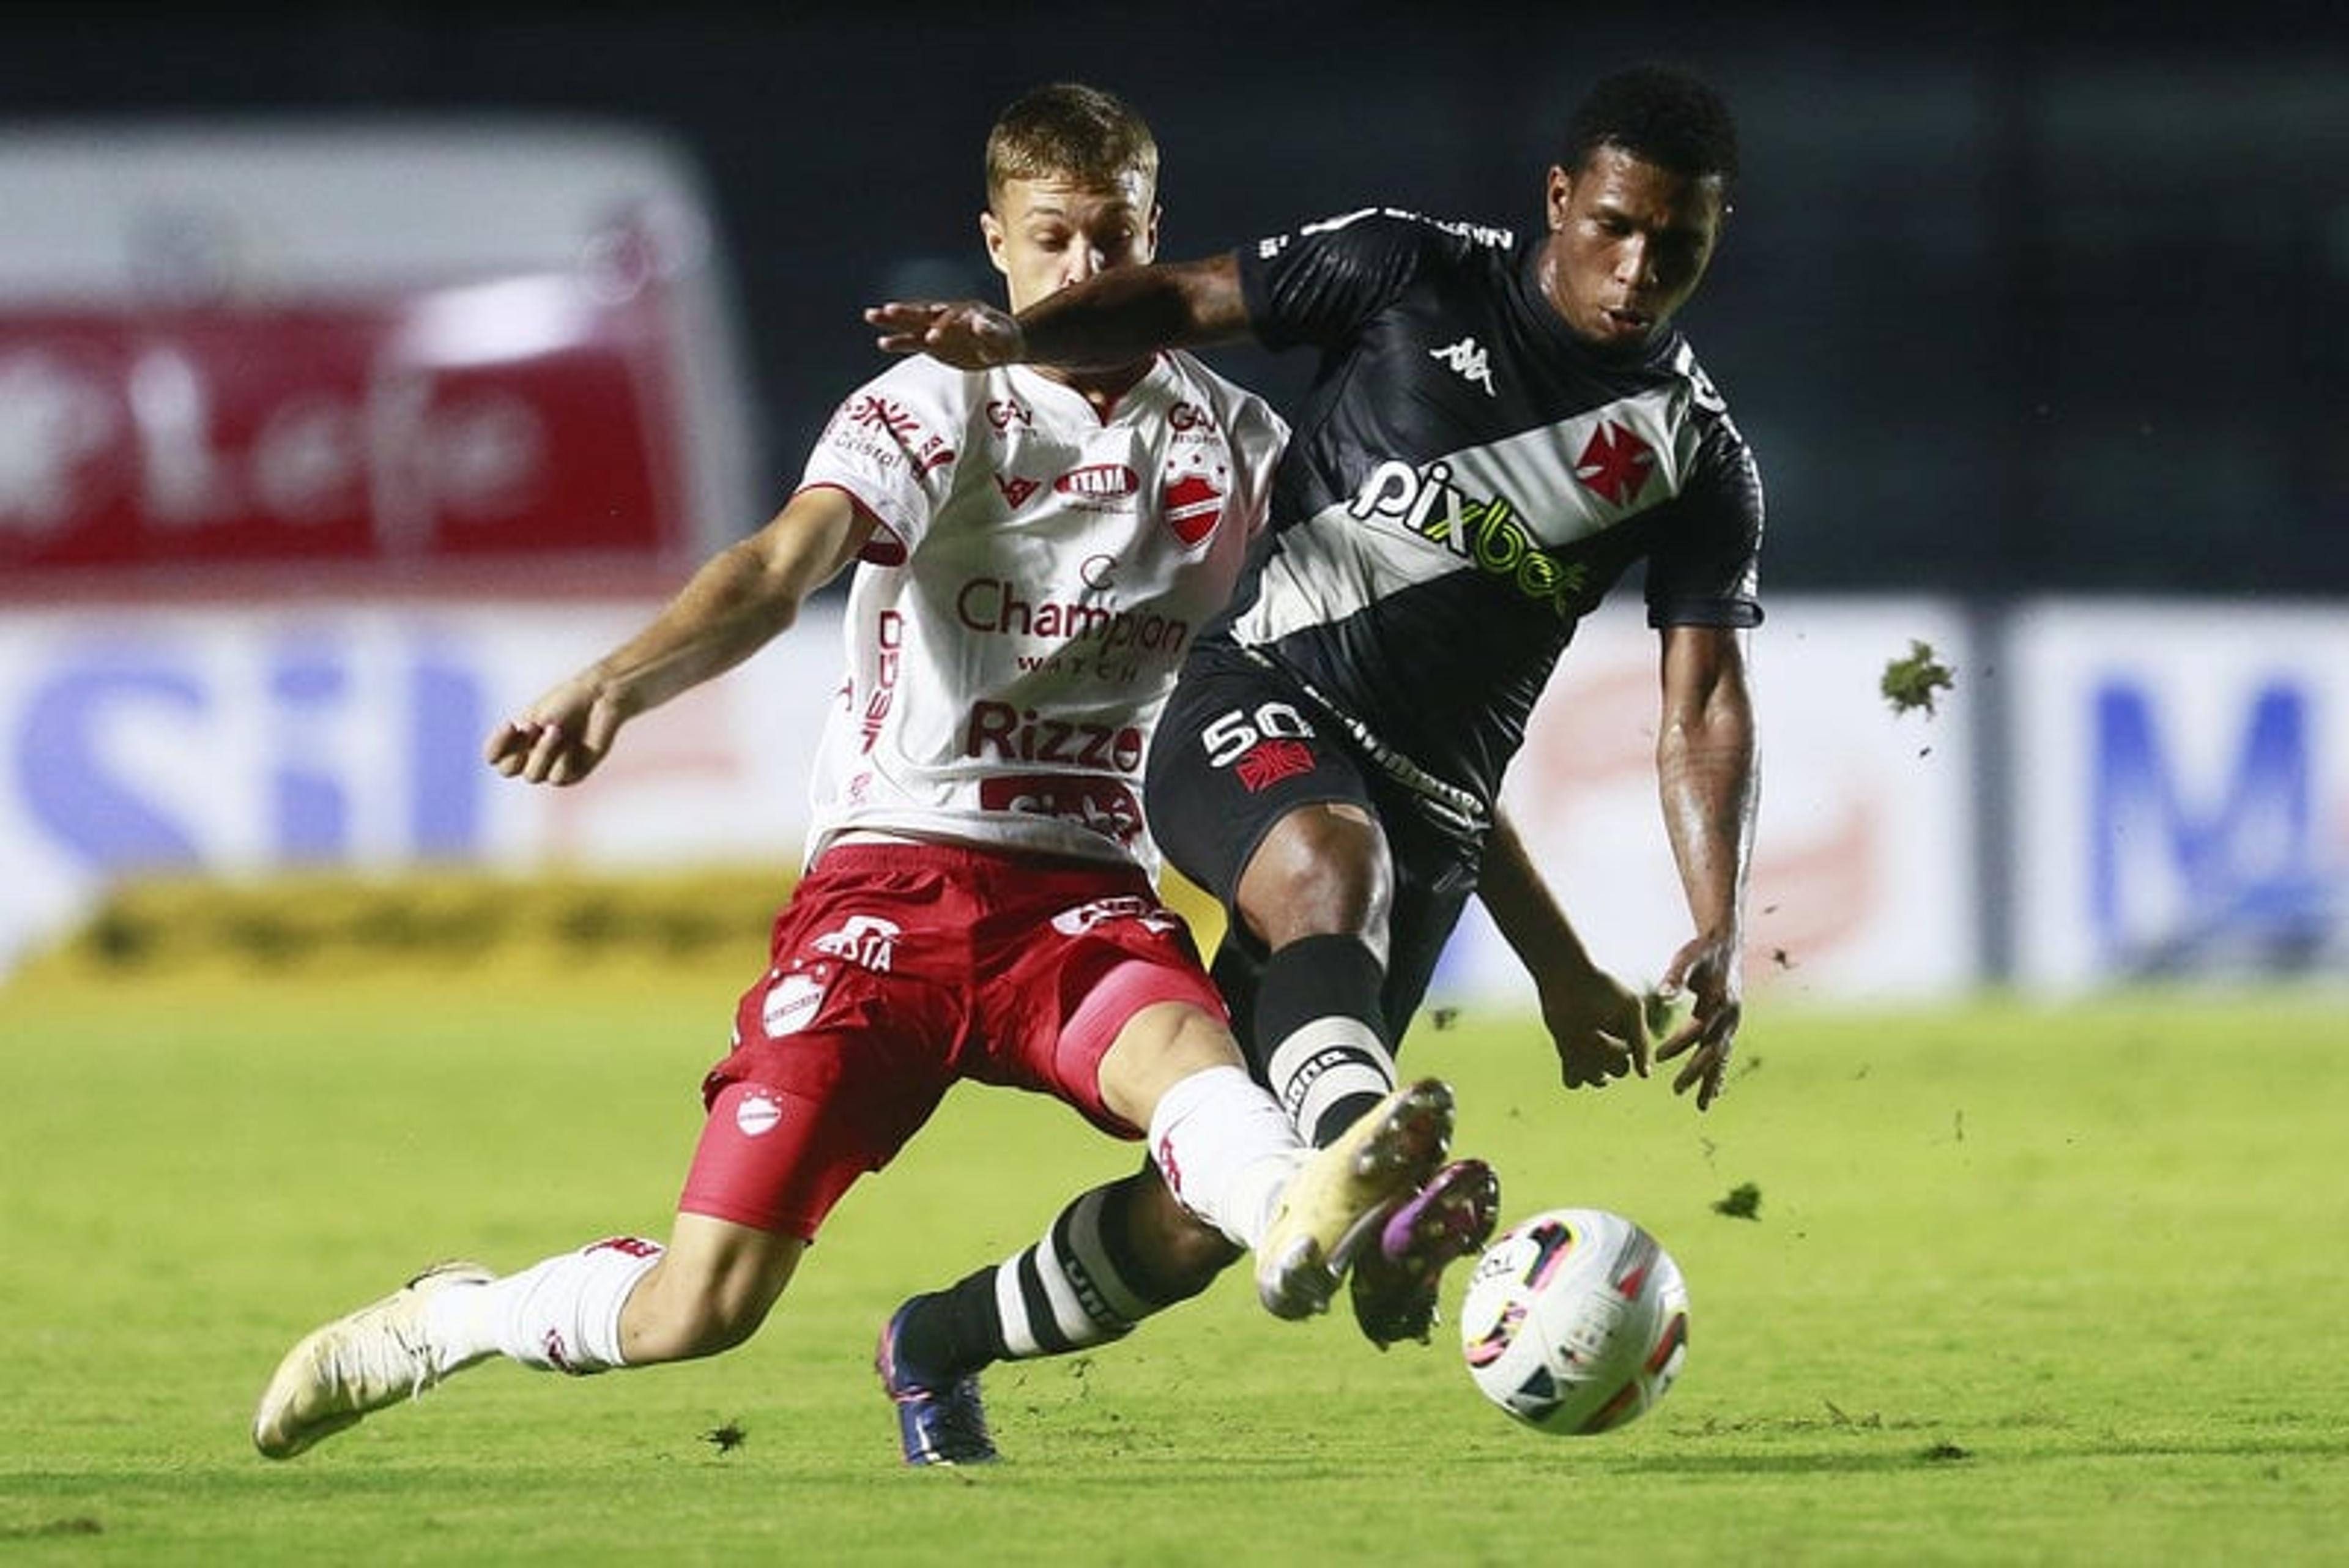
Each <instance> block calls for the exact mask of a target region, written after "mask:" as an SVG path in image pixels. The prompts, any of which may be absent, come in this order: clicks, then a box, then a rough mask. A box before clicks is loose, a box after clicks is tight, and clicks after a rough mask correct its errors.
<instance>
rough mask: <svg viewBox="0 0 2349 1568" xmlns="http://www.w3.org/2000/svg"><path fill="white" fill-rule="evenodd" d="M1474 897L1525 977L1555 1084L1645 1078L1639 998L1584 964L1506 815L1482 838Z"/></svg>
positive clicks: (1583, 952)
mask: <svg viewBox="0 0 2349 1568" xmlns="http://www.w3.org/2000/svg"><path fill="white" fill-rule="evenodd" d="M1477 895H1478V897H1480V898H1482V899H1483V900H1484V903H1485V912H1486V913H1487V914H1489V915H1491V916H1492V917H1493V924H1494V926H1495V929H1498V930H1499V931H1500V933H1501V936H1502V938H1503V940H1506V942H1507V943H1508V944H1509V947H1510V950H1512V951H1514V952H1515V953H1516V955H1517V958H1518V960H1519V961H1521V962H1523V963H1524V964H1525V966H1526V973H1528V974H1530V975H1531V976H1532V977H1533V981H1534V990H1535V992H1536V994H1537V995H1538V996H1539V997H1540V999H1541V1010H1542V1024H1543V1027H1545V1028H1547V1030H1548V1031H1549V1038H1550V1044H1552V1045H1553V1046H1554V1047H1556V1049H1557V1065H1558V1081H1559V1082H1560V1083H1562V1084H1564V1085H1566V1086H1567V1087H1568V1088H1569V1089H1579V1088H1593V1089H1597V1088H1603V1087H1605V1086H1606V1085H1608V1084H1609V1083H1610V1082H1612V1081H1613V1080H1614V1079H1617V1078H1619V1077H1622V1076H1623V1075H1625V1074H1627V1073H1637V1074H1638V1075H1640V1076H1641V1077H1643V1078H1644V1077H1646V1076H1647V1075H1648V1030H1647V1022H1646V1015H1645V1012H1644V1010H1643V1009H1642V1008H1641V1006H1640V997H1639V994H1638V993H1637V992H1634V991H1632V990H1631V989H1630V987H1629V986H1627V985H1625V984H1623V983H1622V981H1619V980H1617V979H1616V978H1615V977H1614V976H1613V975H1611V974H1609V973H1608V972H1607V971H1604V970H1602V969H1600V968H1599V966H1598V965H1597V964H1595V963H1593V962H1591V961H1590V953H1589V951H1588V950H1587V949H1586V948H1584V946H1583V945H1582V939H1581V937H1580V936H1579V935H1578V934H1577V933H1576V931H1575V929H1574V925H1573V922H1572V921H1570V920H1568V919H1567V916H1566V910H1565V909H1563V908H1561V907H1560V906H1559V904H1558V902H1557V898H1556V897H1555V896H1554V895H1553V894H1552V893H1551V891H1550V888H1549V885H1548V883H1547V882H1546V881H1545V880H1543V878H1542V875H1541V872H1540V870H1539V869H1538V868H1537V867H1536V866H1535V865H1534V863H1533V857H1532V856H1531V855H1529V854H1528V853H1527V852H1526V846H1525V841H1524V840H1523V839H1521V838H1519V837H1518V836H1517V832H1516V826H1514V825H1513V824H1512V823H1511V822H1510V821H1509V819H1508V816H1507V815H1506V813H1503V814H1500V815H1499V816H1498V817H1497V819H1496V820H1495V823H1494V825H1493V831H1492V832H1491V833H1490V834H1489V835H1487V836H1486V838H1485V864H1484V868H1483V871H1482V873H1481V875H1480V876H1479V877H1478V880H1477Z"/></svg>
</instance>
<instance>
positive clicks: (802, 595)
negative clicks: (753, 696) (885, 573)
mask: <svg viewBox="0 0 2349 1568" xmlns="http://www.w3.org/2000/svg"><path fill="white" fill-rule="evenodd" d="M871 529H872V523H871V520H870V519H869V518H868V517H867V516H865V514H863V513H861V512H859V511H858V510H857V509H856V507H855V505H854V504H853V503H851V502H850V500H849V499H848V497H847V496H846V495H845V494H843V493H841V492H839V491H837V490H833V489H829V488H823V487H819V488H816V489H812V490H806V491H802V492H801V493H800V494H798V495H797V496H794V497H793V498H792V502H791V504H789V505H787V506H785V507H784V508H783V510H782V511H781V512H780V513H778V514H776V515H775V517H774V519H773V520H772V521H771V522H770V523H768V524H767V525H766V526H765V527H764V528H762V529H761V530H760V531H759V532H758V533H756V534H754V535H751V536H750V538H748V539H745V540H743V541H742V542H740V544H737V545H730V546H728V547H727V548H726V549H724V550H721V551H719V553H718V554H717V555H715V556H711V557H710V558H709V560H708V561H707V562H705V563H704V564H703V565H702V566H701V568H700V569H699V570H698V571H697V572H695V573H694V575H693V576H692V578H691V579H690V580H689V581H688V582H687V584H686V585H685V587H683V588H681V589H679V590H678V595H677V597H675V598H673V599H671V600H670V601H669V602H668V604H667V606H665V607H663V608H662V610H661V612H660V614H659V615H657V616H656V617H655V618H653V619H652V621H651V622H650V623H649V624H647V626H646V627H645V628H644V629H643V630H642V631H639V632H637V633H636V635H635V636H634V637H632V638H630V639H628V640H627V641H626V642H624V643H622V644H621V645H620V646H619V647H617V648H616V649H613V650H612V651H611V652H609V653H607V654H605V656H604V657H603V658H601V659H597V660H596V661H595V663H593V664H591V665H589V666H588V667H587V668H586V669H585V670H580V671H579V672H578V673H577V674H575V675H574V676H572V677H571V678H570V679H569V680H564V682H563V683H562V684H560V685H558V686H555V687H554V688H553V689H552V690H550V691H547V692H545V693H544V694H543V696H541V697H540V698H539V699H538V701H534V702H533V703H532V704H531V705H530V706H529V707H527V708H524V709H523V711H521V712H520V713H518V714H516V715H515V716H514V717H512V718H511V719H508V720H507V721H506V722H503V723H502V724H500V725H499V726H498V727H497V728H496V729H494V730H492V731H491V732H490V735H489V739H488V740H487V741H486V742H483V744H482V747H481V757H482V760H483V761H484V762H486V763H489V764H490V766H492V768H495V769H496V770H497V771H498V772H499V773H501V774H504V775H505V776H506V777H508V778H519V779H521V780H523V782H525V783H527V784H577V783H578V782H579V781H580V780H582V779H584V778H585V777H586V776H587V775H588V774H591V773H594V772H595V768H596V766H597V765H598V764H599V763H602V762H603V760H604V758H605V755H606V754H607V753H609V752H610V751H611V749H612V742H613V741H614V739H615V738H616V736H617V735H618V734H619V732H620V727H621V726H622V725H623V724H625V723H626V722H628V721H629V720H630V719H633V718H634V717H636V715H637V714H638V713H641V712H644V711H646V710H647V709H650V708H657V707H658V706H659V705H660V704H661V703H663V702H666V701H668V700H669V699H670V698H672V697H674V696H676V695H678V693H679V692H681V691H687V690H688V689H690V688H692V687H694V686H698V685H699V684H700V683H701V682H702V681H704V680H709V679H710V678H711V677H713V676H716V675H719V674H721V673H723V672H724V671H726V670H731V669H732V668H733V667H734V666H735V665H737V664H740V662H741V661H742V660H743V659H748V658H749V657H750V655H751V654H753V653H755V652H757V651H758V650H759V649H761V648H763V647H765V646H766V645H767V644H768V643H769V642H771V641H772V640H773V639H775V638H776V637H778V636H779V635H781V633H782V632H783V631H784V629H785V628H788V627H790V626H791V624H792V622H793V621H795V620H797V619H798V618H799V611H800V606H801V604H802V603H803V602H804V601H805V600H806V598H807V596H808V595H809V594H811V593H812V592H813V591H814V590H815V589H816V588H818V587H822V586H823V584H824V583H825V582H827V581H829V580H830V579H831V578H832V577H833V575H834V574H835V573H837V572H839V571H840V569H841V568H842V567H843V566H846V565H847V564H848V563H849V562H850V561H852V560H854V558H855V556H856V552H857V551H858V550H859V549H860V548H862V547H863V545H864V541H865V538H866V536H867V535H869V534H870V532H871Z"/></svg>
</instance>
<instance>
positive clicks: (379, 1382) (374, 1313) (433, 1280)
mask: <svg viewBox="0 0 2349 1568" xmlns="http://www.w3.org/2000/svg"><path fill="white" fill-rule="evenodd" d="M496 1278H497V1275H495V1274H494V1273H492V1272H490V1271H489V1270H488V1269H486V1268H483V1267H482V1266H481V1264H479V1263H469V1262H448V1263H436V1264H434V1265H433V1266H432V1267H430V1268H429V1269H427V1270H425V1271H424V1272H422V1273H420V1274H419V1275H417V1276H416V1277H415V1278H414V1279H412V1280H410V1281H409V1282H408V1283H407V1284H405V1285H403V1286H401V1287H400V1288H399V1289H398V1290H396V1291H394V1292H392V1293H391V1294H389V1295H388V1296H386V1297H384V1298H383V1300H381V1301H379V1302H377V1303H374V1304H373V1305H371V1306H363V1307H361V1308H359V1310H358V1311H357V1312H355V1313H352V1314H349V1315H348V1316H347V1317H338V1318H336V1320H335V1321H334V1322H332V1323H330V1324H326V1326H325V1327H323V1328H319V1329H316V1330H314V1331H312V1332H311V1333H309V1334H305V1335H304V1336H303V1338H302V1340H301V1342H300V1343H299V1344H297V1345H295V1346H294V1348H293V1349H292V1350H289V1351H287V1352H286V1353H285V1360H283V1361H281V1362H279V1363H278V1364H277V1372H276V1375H275V1376H273V1377H271V1378H270V1380H269V1386H268V1387H267V1388H266V1389H264V1390H263V1391H262V1396H261V1407H260V1409H258V1410H257V1411H255V1412H254V1417H253V1446H254V1448H256V1449H260V1450H261V1451H262V1453H263V1454H264V1456H266V1457H267V1458H269V1459H292V1458H293V1457H294V1456H295V1455H296V1454H298V1453H300V1452H301V1451H302V1450H303V1449H306V1448H308V1447H310V1445H311V1444H313V1443H316V1442H317V1441H318V1440H319V1439H320V1438H330V1437H332V1436H334V1435H335V1434H336V1432H339V1431H341V1430H342V1429H343V1428H346V1427H356V1426H357V1425H358V1423H359V1418H360V1417H363V1416H365V1415H367V1413H368V1412H369V1411H371V1410H380V1409H382V1408H383V1407H385V1406H387V1405H397V1404H398V1403H399V1402H400V1401H401V1400H403V1399H412V1398H414V1397H416V1396H418V1395H419V1394H421V1393H423V1392H424V1391H425V1390H426V1389H427V1388H429V1387H431V1386H433V1385H434V1384H436V1383H438V1382H440V1371H439V1370H438V1368H437V1367H436V1366H435V1365H434V1362H433V1358H432V1353H431V1348H430V1347H429V1345H426V1344H425V1341H424V1303H425V1302H426V1301H428V1300H429V1299H430V1298H431V1297H432V1296H433V1295H435V1294H437V1293H440V1292H441V1291H444V1290H447V1289H448V1288H449V1287H450V1286H451V1285H485V1284H488V1283H489V1282H491V1281H492V1280H494V1279H496Z"/></svg>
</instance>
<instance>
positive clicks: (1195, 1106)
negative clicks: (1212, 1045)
mask: <svg viewBox="0 0 2349 1568" xmlns="http://www.w3.org/2000/svg"><path fill="white" fill-rule="evenodd" d="M1311 1152H1312V1151H1311V1150H1310V1149H1309V1148H1307V1147H1306V1146H1305V1144H1304V1141H1303V1140H1302V1139H1300V1138H1299V1137H1298V1136H1297V1132H1296V1129H1294V1128H1293V1127H1290V1126H1289V1125H1288V1116H1286V1115H1284V1114H1283V1113H1282V1111H1281V1108H1280V1106H1279V1105H1278V1103H1277V1102H1275V1101H1274V1099H1273V1097H1272V1096H1270V1095H1268V1094H1267V1093H1265V1092H1264V1090H1263V1089H1261V1088H1259V1087H1257V1084H1256V1081H1255V1080H1254V1079H1252V1078H1250V1077H1249V1076H1248V1075H1247V1072H1246V1071H1244V1070H1243V1069H1241V1068H1238V1067H1230V1066H1225V1067H1208V1068H1206V1069H1203V1070H1202V1071H1200V1072H1196V1073H1194V1074H1192V1075H1190V1076H1189V1077H1187V1078H1185V1079H1184V1080H1182V1081H1181V1082H1180V1083H1178V1084H1176V1085H1174V1087H1173V1088H1171V1089H1169V1090H1167V1091H1166V1093H1165V1095H1164V1096H1163V1097H1161V1098H1160V1100H1159V1102H1158V1108H1157V1109H1156V1110H1155V1111H1154V1112H1152V1113H1151V1116H1150V1158H1153V1159H1154V1160H1156V1161H1157V1162H1158V1168H1159V1170H1160V1171H1161V1172H1163V1173H1164V1176H1165V1178H1166V1185H1167V1187H1168V1188H1169V1189H1171V1190H1172V1191H1173V1192H1174V1197H1175V1199H1176V1200H1177V1201H1178V1202H1180V1203H1181V1204H1182V1205H1183V1207H1184V1208H1185V1209H1188V1210H1190V1211H1191V1212H1192V1213H1194V1214H1196V1215H1197V1216H1198V1217H1199V1218H1200V1219H1202V1220H1206V1222H1207V1223H1208V1224H1210V1225H1213V1226H1214V1227H1215V1228H1216V1230H1218V1231H1222V1232H1223V1233H1224V1234H1225V1235H1226V1236H1227V1237H1229V1238H1230V1239H1231V1240H1232V1241H1237V1243H1239V1244H1240V1245H1241V1246H1243V1247H1247V1248H1249V1249H1251V1250H1253V1249H1254V1248H1255V1246H1256V1244H1257V1242H1258V1241H1262V1240H1264V1233H1265V1230H1266V1228H1267V1227H1268V1226H1269V1225H1271V1223H1272V1216H1273V1211H1274V1210H1275V1209H1277V1208H1278V1205H1279V1202H1280V1194H1281V1190H1282V1189H1284V1188H1285V1187H1286V1186H1287V1185H1288V1179H1289V1177H1291V1176H1292V1175H1294V1174H1295V1173H1296V1170H1297V1168H1298V1167H1299V1166H1300V1165H1302V1164H1304V1163H1305V1160H1306V1158H1307V1157H1308V1156H1309V1154H1310V1153H1311Z"/></svg>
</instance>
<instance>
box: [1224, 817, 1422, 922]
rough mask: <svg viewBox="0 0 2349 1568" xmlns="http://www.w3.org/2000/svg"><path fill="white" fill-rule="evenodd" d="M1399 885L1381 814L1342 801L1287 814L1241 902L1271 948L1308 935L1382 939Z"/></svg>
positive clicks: (1253, 866)
mask: <svg viewBox="0 0 2349 1568" xmlns="http://www.w3.org/2000/svg"><path fill="white" fill-rule="evenodd" d="M1393 888H1394V875H1393V871H1392V867H1391V865H1390V862H1389V859H1388V855H1387V846H1386V836H1385V835H1384V834H1383V833H1382V832H1381V830H1380V827H1379V825H1378V823H1377V821H1376V819H1375V818H1372V817H1371V816H1370V815H1368V814H1366V813H1364V812H1362V811H1361V810H1360V809H1359V808H1357V807H1354V806H1350V805H1345V804H1343V803H1339V804H1335V805H1329V806H1322V807H1313V808H1309V809H1306V810H1302V811H1295V812H1291V813H1290V814H1289V815H1287V816H1285V817H1283V818H1282V819H1281V821H1280V824H1279V826H1278V827H1276V828H1275V829H1274V830H1273V832H1272V833H1271V834H1269V835H1268V836H1266V838H1265V841H1264V842H1263V844H1261V845H1259V846H1257V853H1256V855H1255V857H1254V858H1252V859H1251V860H1250V861H1249V862H1248V865H1247V870H1246V871H1245V872H1243V873H1242V875H1241V877H1240V880H1239V887H1238V889H1237V892H1238V898H1237V902H1238V905H1239V912H1240V916H1241V918H1242V919H1244V920H1246V921H1247V925H1248V928H1249V929H1250V930H1251V931H1252V932H1254V933H1255V935H1256V936H1257V938H1258V939H1259V940H1262V941H1263V942H1264V943H1265V944H1266V945H1267V946H1268V947H1272V948H1280V947H1286V946H1287V945H1288V944H1289V943H1290V942H1294V941H1298V940H1302V939H1303V938H1306V937H1309V936H1353V937H1360V938H1362V939H1364V940H1382V938H1383V935H1384V932H1385V929H1386V922H1387V912H1388V909H1389V908H1390V907H1391V906H1392V902H1393Z"/></svg>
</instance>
